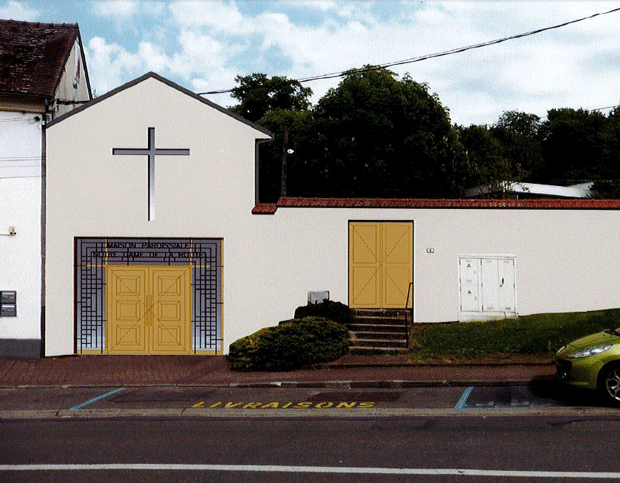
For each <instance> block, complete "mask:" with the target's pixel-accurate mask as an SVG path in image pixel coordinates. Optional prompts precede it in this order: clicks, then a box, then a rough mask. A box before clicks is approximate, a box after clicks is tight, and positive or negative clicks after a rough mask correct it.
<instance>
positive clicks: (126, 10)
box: [92, 0, 140, 19]
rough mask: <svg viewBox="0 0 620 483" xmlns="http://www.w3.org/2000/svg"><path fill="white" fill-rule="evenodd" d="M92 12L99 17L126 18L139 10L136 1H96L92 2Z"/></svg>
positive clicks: (138, 4)
mask: <svg viewBox="0 0 620 483" xmlns="http://www.w3.org/2000/svg"><path fill="white" fill-rule="evenodd" d="M92 9H93V13H94V14H95V15H98V16H99V17H104V18H116V19H127V18H130V17H133V16H134V15H136V14H137V13H138V12H139V10H140V3H139V2H138V1H122V0H116V1H113V2H111V1H109V0H108V1H105V2H101V1H97V2H93V3H92Z"/></svg>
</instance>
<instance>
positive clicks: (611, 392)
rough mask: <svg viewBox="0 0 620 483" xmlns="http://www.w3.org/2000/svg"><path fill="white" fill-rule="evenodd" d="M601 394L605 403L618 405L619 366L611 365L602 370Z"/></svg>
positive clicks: (619, 386)
mask: <svg viewBox="0 0 620 483" xmlns="http://www.w3.org/2000/svg"><path fill="white" fill-rule="evenodd" d="M601 392H602V393H603V395H604V396H605V399H607V401H610V402H612V403H614V404H616V405H620V365H613V366H611V367H607V368H605V369H604V370H603V372H602V374H601Z"/></svg>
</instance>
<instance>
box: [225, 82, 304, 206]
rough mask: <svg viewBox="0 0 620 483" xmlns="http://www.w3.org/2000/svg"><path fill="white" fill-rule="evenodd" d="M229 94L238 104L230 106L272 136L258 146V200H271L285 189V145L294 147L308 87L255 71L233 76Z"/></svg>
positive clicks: (287, 149)
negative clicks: (232, 84)
mask: <svg viewBox="0 0 620 483" xmlns="http://www.w3.org/2000/svg"><path fill="white" fill-rule="evenodd" d="M235 81H236V82H237V83H238V86H237V87H235V88H234V89H233V92H232V96H233V97H234V98H235V99H237V100H238V101H239V104H238V105H236V106H233V107H232V108H230V110H231V111H232V112H235V113H237V114H239V115H241V116H242V117H244V118H245V119H248V120H249V121H252V122H256V123H258V124H260V125H261V126H263V127H266V128H267V129H269V130H270V131H271V132H272V133H273V135H274V139H273V141H272V142H271V143H264V144H261V145H260V146H259V159H260V166H259V173H258V177H259V178H258V179H259V187H258V189H259V200H260V201H275V200H277V199H278V197H279V196H280V195H281V194H285V193H286V185H287V179H288V176H287V175H286V173H287V172H288V168H287V165H286V160H287V157H288V151H289V149H293V150H294V144H295V142H294V140H295V139H296V138H297V137H298V132H299V126H300V125H302V124H303V123H302V121H301V120H302V119H303V117H304V113H307V112H308V109H309V107H310V100H309V98H310V96H312V89H310V88H308V87H303V86H302V85H301V83H300V82H298V81H294V80H290V79H287V78H286V77H279V76H274V77H267V75H265V74H260V73H255V74H251V75H248V76H243V77H242V76H237V77H235ZM291 140H292V141H291Z"/></svg>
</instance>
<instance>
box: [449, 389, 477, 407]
mask: <svg viewBox="0 0 620 483" xmlns="http://www.w3.org/2000/svg"><path fill="white" fill-rule="evenodd" d="M473 390H474V386H469V387H468V388H467V389H465V390H464V391H463V394H461V397H460V398H459V400H458V401H457V402H456V404H455V405H454V409H456V410H457V411H462V410H463V409H466V405H467V400H468V399H469V395H470V394H471V392H472V391H473Z"/></svg>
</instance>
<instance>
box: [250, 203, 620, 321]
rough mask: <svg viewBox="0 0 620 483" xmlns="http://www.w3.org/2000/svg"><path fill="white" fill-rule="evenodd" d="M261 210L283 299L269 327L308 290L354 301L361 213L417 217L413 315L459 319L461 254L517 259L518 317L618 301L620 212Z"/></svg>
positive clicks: (273, 286)
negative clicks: (353, 258)
mask: <svg viewBox="0 0 620 483" xmlns="http://www.w3.org/2000/svg"><path fill="white" fill-rule="evenodd" d="M260 218H261V220H262V223H261V224H262V225H263V226H262V227H261V228H259V231H260V232H261V233H262V234H263V235H262V236H259V235H258V234H257V235H255V236H256V239H260V240H262V243H264V250H265V253H271V254H272V257H271V258H270V260H271V262H272V264H271V265H270V266H265V267H263V268H262V270H263V273H262V275H259V277H258V278H259V279H261V280H265V279H267V280H268V283H267V284H266V285H267V286H269V287H270V294H269V296H268V297H267V296H266V297H265V298H266V299H267V300H269V301H270V305H271V306H273V307H276V308H274V309H270V311H271V312H272V313H271V314H269V313H268V311H265V313H264V315H263V317H264V319H263V320H264V322H263V323H264V324H266V325H273V323H274V322H276V321H277V320H278V319H279V318H287V317H291V316H292V311H293V310H294V309H295V307H296V306H298V305H304V304H305V303H306V294H307V292H308V291H311V290H329V291H330V292H331V298H332V300H337V301H341V302H343V303H348V285H347V284H348V247H347V243H348V222H349V221H360V220H368V221H382V220H385V221H399V220H406V221H413V223H414V240H413V246H414V254H413V272H414V276H413V280H414V320H415V321H416V322H448V321H456V320H458V315H459V267H458V260H459V256H461V255H499V256H501V255H510V256H514V257H515V260H516V293H517V313H518V314H519V315H527V314H532V313H539V312H567V311H587V310H597V309H604V308H612V307H620V278H619V276H618V274H619V273H620V252H619V251H618V250H617V248H616V240H617V239H618V238H619V237H620V213H619V212H617V211H604V210H521V209H519V210H501V209H486V210H485V209H436V210H433V209H417V210H406V209H337V208H327V209H325V208H279V209H278V211H277V212H276V214H275V215H272V216H269V215H261V216H260ZM268 247H271V249H270V250H269V248H268ZM276 247H277V248H276ZM427 248H430V249H432V250H429V251H427ZM430 251H432V253H429V252H430ZM265 264H267V262H265ZM258 325H260V323H259V324H257V326H258ZM257 328H259V327H257Z"/></svg>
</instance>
